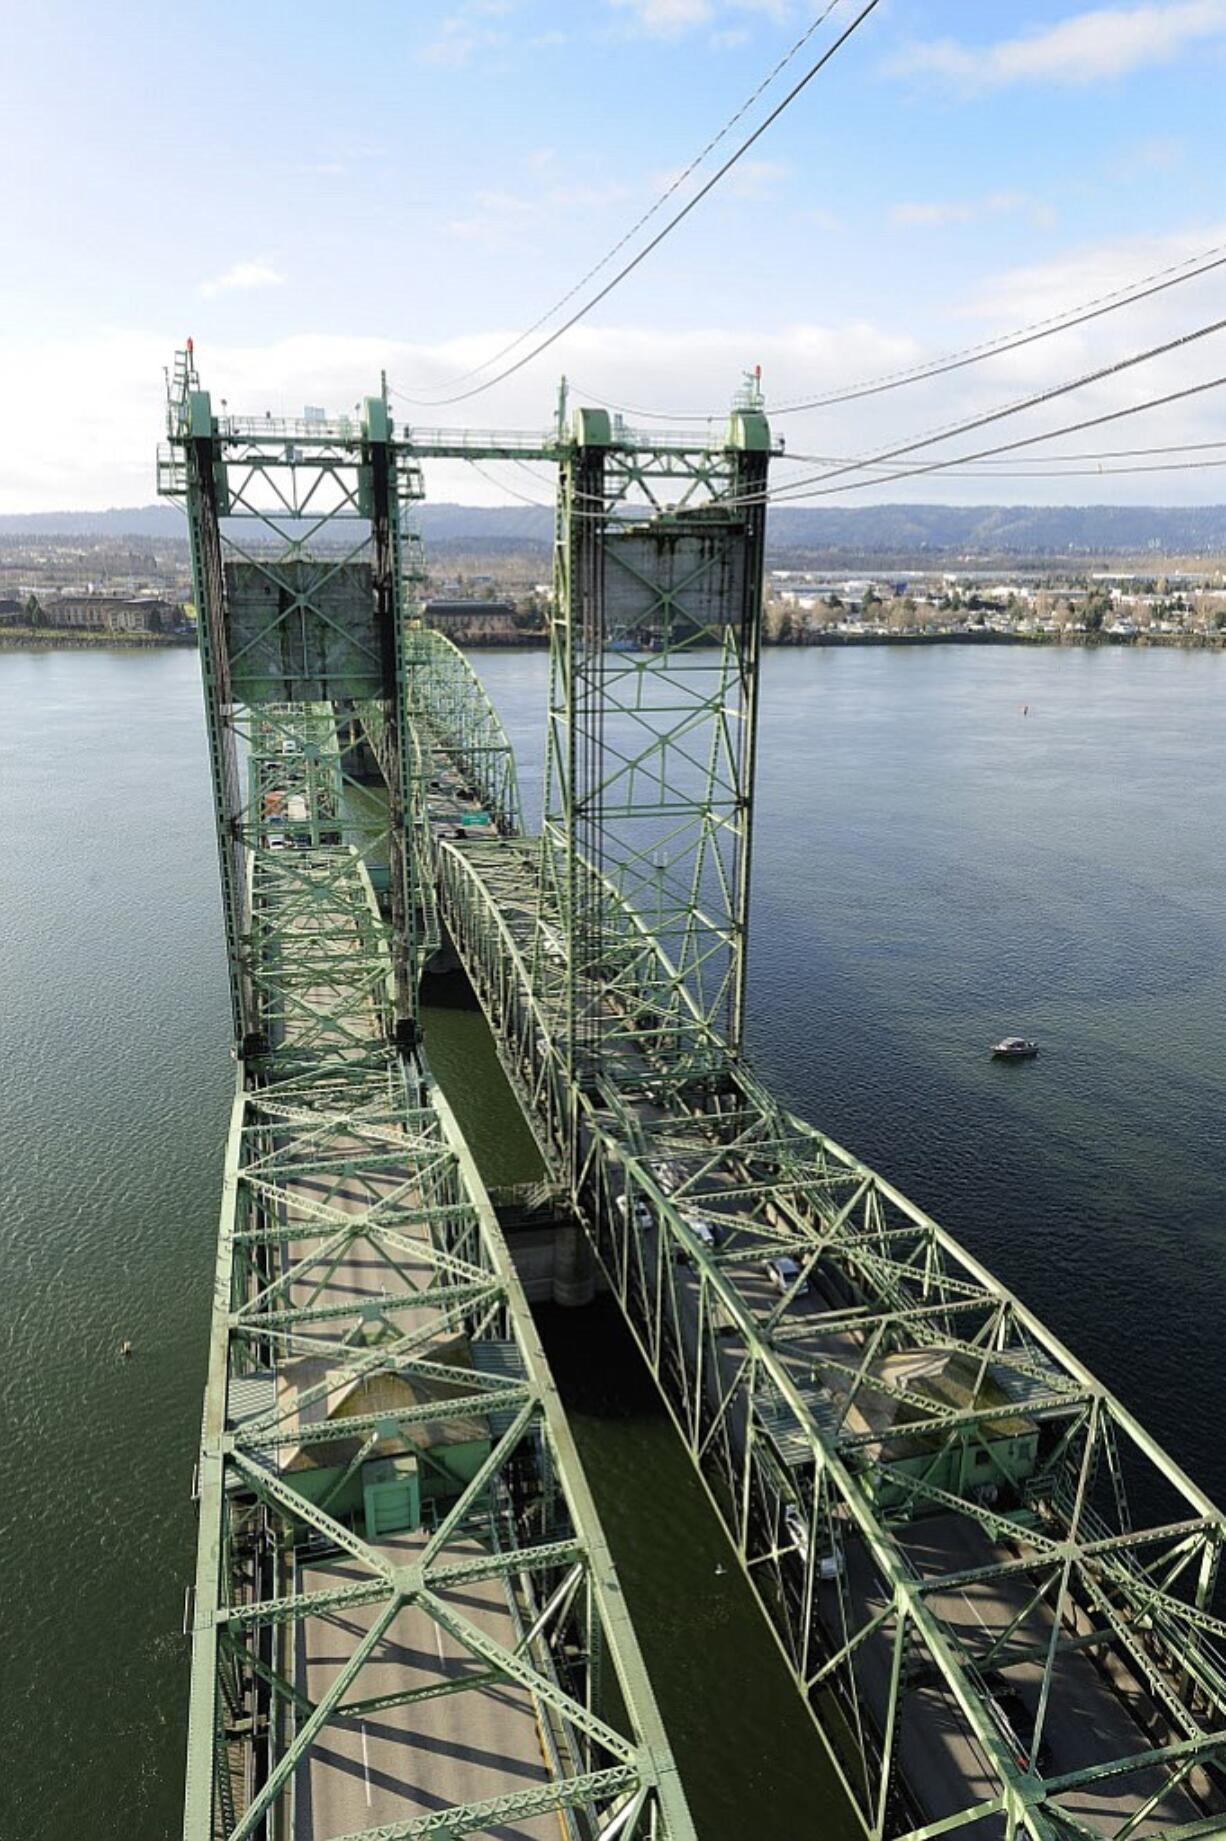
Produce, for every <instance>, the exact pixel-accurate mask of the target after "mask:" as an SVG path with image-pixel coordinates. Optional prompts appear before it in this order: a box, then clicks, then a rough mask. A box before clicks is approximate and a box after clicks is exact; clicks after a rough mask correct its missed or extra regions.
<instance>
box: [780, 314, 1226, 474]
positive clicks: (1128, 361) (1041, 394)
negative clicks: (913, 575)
mask: <svg viewBox="0 0 1226 1841" xmlns="http://www.w3.org/2000/svg"><path fill="white" fill-rule="evenodd" d="M1223 327H1226V318H1223V319H1218V320H1212V321H1210V323H1209V324H1208V325H1207V326H1198V327H1196V328H1195V329H1194V330H1193V331H1192V332H1185V333H1180V334H1179V335H1178V336H1177V337H1176V338H1174V339H1167V340H1164V341H1163V343H1162V344H1161V345H1151V346H1149V347H1148V348H1147V349H1146V350H1145V351H1143V352H1133V353H1131V354H1130V355H1129V356H1128V357H1126V358H1117V359H1115V360H1114V361H1113V362H1112V363H1111V364H1105V365H1100V366H1099V368H1098V369H1097V370H1095V371H1086V372H1083V373H1082V374H1081V375H1080V376H1079V377H1072V378H1069V379H1067V380H1066V381H1065V382H1064V383H1059V384H1052V385H1050V386H1049V387H1048V388H1047V389H1046V390H1039V391H1036V392H1035V393H1034V394H1033V395H1031V396H1027V397H1022V398H1020V399H1019V400H1017V401H1016V402H1012V403H1007V404H1004V405H1002V406H1000V407H999V408H996V409H991V410H988V411H986V412H985V413H984V414H983V415H978V416H972V417H970V418H969V419H968V420H966V421H963V422H958V423H953V424H950V425H948V426H946V427H944V428H940V429H936V430H933V431H930V432H929V433H927V434H924V435H919V436H917V437H915V438H914V439H912V440H910V441H904V442H900V443H899V444H898V445H897V446H896V447H891V448H885V449H883V450H881V451H880V452H878V453H876V454H864V455H861V456H860V457H859V459H857V460H852V461H848V462H846V463H845V464H844V465H842V466H839V467H834V468H831V469H830V470H829V471H827V472H825V473H817V474H814V475H812V476H811V478H810V479H809V480H807V481H803V482H795V483H796V484H805V485H822V484H824V483H825V482H826V481H827V480H830V479H837V478H838V477H839V476H840V475H841V474H844V473H855V472H862V471H863V470H864V469H865V468H866V467H872V466H877V465H879V464H880V463H881V462H883V461H889V460H898V459H900V458H902V457H903V456H905V455H908V454H914V453H917V452H918V451H919V450H920V449H921V448H925V447H931V446H932V445H933V443H934V442H937V441H950V440H953V439H954V438H955V437H956V436H958V435H966V434H971V433H973V432H974V430H975V429H977V428H987V427H989V426H990V425H991V424H992V423H994V422H1000V421H1004V420H1005V419H1006V418H1007V417H1009V416H1015V415H1020V414H1022V413H1023V411H1025V410H1027V409H1036V408H1039V407H1041V406H1042V404H1044V403H1050V402H1053V401H1055V399H1056V398H1057V397H1061V396H1068V395H1069V394H1070V393H1071V392H1072V391H1074V390H1082V389H1085V388H1086V386H1087V385H1089V384H1093V383H1101V382H1102V381H1103V379H1104V378H1107V377H1118V376H1119V375H1120V373H1121V372H1123V371H1128V370H1132V369H1133V368H1134V367H1135V366H1136V365H1139V364H1148V363H1149V362H1150V361H1151V360H1152V359H1154V358H1162V357H1165V356H1166V355H1167V354H1169V353H1170V352H1175V351H1180V350H1182V349H1183V348H1184V347H1185V346H1188V345H1193V344H1195V343H1196V342H1197V340H1199V339H1207V338H1208V337H1209V336H1210V335H1211V334H1213V333H1217V332H1221V330H1222V328H1223ZM1108 419H1109V418H1108ZM1084 426H1086V427H1094V426H1095V424H1094V423H1093V422H1092V421H1091V422H1088V423H1086V424H1085V425H1084ZM1022 445H1025V444H1022Z"/></svg>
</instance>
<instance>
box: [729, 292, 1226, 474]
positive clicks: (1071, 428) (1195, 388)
mask: <svg viewBox="0 0 1226 1841" xmlns="http://www.w3.org/2000/svg"><path fill="white" fill-rule="evenodd" d="M1221 324H1226V321H1224V322H1221ZM1223 384H1226V375H1223V376H1221V377H1210V378H1207V379H1206V380H1205V381H1204V382H1203V383H1199V384H1188V385H1187V386H1185V388H1184V389H1182V390H1169V391H1167V392H1166V394H1165V395H1163V396H1151V397H1150V398H1148V400H1147V401H1146V402H1143V403H1130V404H1129V405H1128V406H1127V407H1126V408H1124V409H1111V410H1107V411H1106V412H1105V413H1104V414H1102V415H1096V416H1086V417H1084V418H1083V419H1082V420H1081V421H1079V422H1069V423H1066V424H1065V426H1064V427H1063V428H1047V429H1044V430H1042V432H1041V433H1039V434H1037V435H1022V436H1020V437H1019V438H1018V439H1017V440H1015V441H1002V442H1000V443H999V444H998V445H997V446H995V447H986V448H979V449H978V450H977V451H976V452H974V453H971V454H950V455H948V456H947V457H946V458H945V459H943V460H929V461H924V462H923V463H922V464H921V465H919V466H916V467H909V468H907V469H906V470H905V471H902V472H899V473H896V474H894V475H893V476H892V478H891V481H890V482H889V483H891V484H893V482H894V480H899V479H916V478H918V477H920V476H921V475H922V474H925V473H943V472H946V471H947V470H948V469H949V468H951V467H958V466H964V465H966V464H968V463H969V462H973V461H979V460H987V459H989V458H990V457H991V456H992V455H994V454H1009V453H1015V452H1016V451H1017V450H1018V449H1019V448H1024V447H1033V446H1036V445H1037V444H1038V443H1039V442H1040V441H1055V440H1058V439H1059V438H1060V437H1061V436H1063V435H1076V434H1080V433H1081V432H1082V431H1083V430H1084V429H1087V428H1102V427H1104V426H1105V425H1106V424H1107V423H1108V422H1121V421H1123V420H1125V418H1127V417H1128V416H1134V415H1143V414H1144V413H1145V411H1146V410H1149V409H1164V408H1166V407H1167V406H1168V405H1169V404H1171V403H1181V402H1186V401H1187V400H1188V398H1189V397H1193V396H1203V395H1204V394H1205V393H1206V392H1208V391H1210V390H1220V389H1221V388H1222V386H1223ZM1201 464H1206V463H1201ZM840 471H842V469H840ZM1121 471H1123V469H1121ZM833 477H834V476H833V475H831V474H819V475H818V476H817V480H816V481H811V480H793V481H791V482H789V484H788V485H787V486H785V487H783V488H781V489H780V490H778V491H771V492H767V493H765V494H762V495H760V498H766V499H768V500H770V501H771V502H772V503H775V504H786V503H787V502H788V501H789V499H791V498H792V497H793V496H794V495H796V494H797V493H800V494H802V495H803V496H804V497H806V498H826V497H829V496H830V495H831V494H833V493H836V492H852V491H855V490H857V489H859V488H863V487H865V486H874V485H881V484H882V483H883V482H882V481H881V480H876V479H859V480H846V481H844V482H843V484H842V485H835V486H831V485H823V484H821V483H820V482H822V481H825V480H829V479H831V478H833ZM748 502H749V501H748V500H743V501H742V503H748Z"/></svg>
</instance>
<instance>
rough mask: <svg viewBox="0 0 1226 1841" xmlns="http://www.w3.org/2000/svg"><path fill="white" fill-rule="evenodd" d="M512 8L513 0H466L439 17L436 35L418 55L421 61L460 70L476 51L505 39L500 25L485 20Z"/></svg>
mask: <svg viewBox="0 0 1226 1841" xmlns="http://www.w3.org/2000/svg"><path fill="white" fill-rule="evenodd" d="M511 10H512V0H466V3H465V5H463V6H461V7H458V8H457V10H456V11H455V12H454V13H449V14H448V15H447V16H446V18H444V19H441V20H439V22H438V25H437V27H436V30H435V36H434V37H433V38H432V39H431V40H430V41H429V42H428V43H427V44H425V45H423V46H422V47H421V48H420V50H419V51H418V54H417V55H418V56H419V57H420V59H421V60H422V62H423V63H424V64H437V65H440V66H441V67H442V68H443V69H446V70H462V69H463V68H464V66H465V65H467V64H469V63H471V61H472V59H473V57H474V55H475V54H476V53H477V52H478V51H490V50H497V49H499V48H500V47H501V46H503V45H504V44H505V43H506V42H507V34H506V33H505V32H504V31H503V30H502V29H501V27H499V26H492V25H489V24H488V23H487V21H489V20H491V19H502V18H505V16H506V15H507V14H508V13H509V12H510V11H511Z"/></svg>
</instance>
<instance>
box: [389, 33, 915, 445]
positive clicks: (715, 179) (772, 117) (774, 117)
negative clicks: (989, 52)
mask: <svg viewBox="0 0 1226 1841" xmlns="http://www.w3.org/2000/svg"><path fill="white" fill-rule="evenodd" d="M880 4H881V0H865V4H864V5H862V6H861V8H860V10H859V12H858V13H857V14H856V16H855V18H854V19H853V20H852V21H851V22H850V23H849V24H848V25H846V26H845V27H844V28H843V30H842V32H840V34H839V36H838V37H837V38H836V39H835V40H834V42H833V44H831V45H829V46H828V47H827V48H826V50H825V51H823V53H822V55H821V56H820V57H819V58H818V59H817V60H816V61H815V62H814V63H813V64H811V65H810V66H809V68H808V70H806V72H805V74H804V75H803V76H802V77H801V78H800V79H799V80H798V81H797V82H796V83H794V84H793V85H792V87H791V89H790V90H789V91H788V93H787V95H786V96H784V97H783V98H782V99H781V100H780V101H779V102H777V103H776V104H775V107H774V108H773V109H772V110H771V112H770V114H769V115H767V116H766V117H765V119H764V120H763V121H761V122H760V123H759V124H758V126H757V127H756V128H755V129H754V131H753V133H752V134H748V135H746V137H745V139H744V140H743V141H742V142H741V143H740V145H739V146H738V147H736V148H735V149H734V151H733V152H732V153H731V154H729V156H728V158H727V159H726V160H725V161H724V162H723V164H722V165H721V166H719V167H717V168H716V170H715V171H714V172H713V173H712V175H711V177H710V178H709V179H708V180H707V181H706V182H705V184H703V185H701V186H700V187H699V189H698V190H697V192H695V194H694V196H693V197H692V198H690V199H687V201H686V203H685V204H684V205H682V207H681V209H680V210H679V211H675V212H674V213H673V215H672V217H670V218H669V220H668V222H667V223H666V224H665V225H664V226H663V227H662V229H660V230H658V231H657V232H656V234H655V236H653V237H652V238H651V240H650V242H648V243H646V244H644V246H643V248H642V249H640V250H639V252H638V254H637V255H635V256H632V257H631V258H630V260H629V261H628V262H625V263H623V265H622V266H621V268H619V269H618V271H617V273H616V274H615V275H613V276H612V277H611V278H610V279H609V280H608V281H606V282H605V284H604V286H603V287H602V288H600V289H598V290H597V292H596V293H595V294H592V295H590V296H589V298H588V299H587V300H586V301H585V302H584V303H583V305H582V306H581V307H577V308H576V309H575V311H574V312H573V313H572V314H570V315H569V317H568V318H567V319H565V320H563V322H562V324H561V325H560V326H557V327H555V328H554V330H553V331H552V332H551V333H548V334H547V335H546V337H545V338H543V339H541V340H539V341H538V342H537V343H536V344H535V345H534V346H533V347H532V349H531V351H528V352H525V353H524V354H523V356H522V357H520V358H517V359H516V360H515V361H514V363H513V364H509V365H507V366H505V368H504V369H503V370H501V371H499V372H497V373H496V375H495V376H493V377H488V378H486V380H485V381H484V383H479V384H473V385H471V386H470V388H468V389H467V390H460V391H457V392H456V393H455V394H453V395H451V396H442V397H435V398H433V399H430V400H429V401H428V403H425V406H427V407H429V408H431V409H443V408H447V407H448V406H449V405H451V404H453V403H466V402H468V401H469V400H470V399H471V398H472V397H474V396H481V395H483V394H484V392H485V391H486V390H492V389H493V388H494V386H495V385H496V384H500V383H503V382H504V381H505V380H506V379H507V378H508V377H513V376H514V375H515V373H516V372H517V371H522V370H523V369H524V367H525V365H529V364H531V363H532V362H533V361H534V360H535V359H537V358H539V357H540V355H541V353H542V352H545V351H548V349H549V347H550V346H551V345H556V343H557V341H558V340H559V339H560V338H562V337H563V335H564V334H565V333H568V332H569V331H570V329H571V327H572V326H577V325H578V323H579V321H580V320H582V319H584V318H586V316H587V315H588V314H589V313H590V312H591V311H592V309H593V308H594V307H598V306H599V305H600V303H601V301H602V300H607V299H608V297H609V295H610V294H612V292H613V290H614V289H615V288H617V287H620V285H621V283H622V282H623V281H625V279H626V277H627V276H628V275H631V274H632V273H633V272H634V270H635V269H636V268H638V267H639V265H640V264H641V263H643V262H645V261H646V260H647V257H648V256H649V255H651V253H652V252H653V250H656V249H658V248H659V247H660V244H661V243H662V242H663V241H664V239H665V238H666V237H667V236H670V235H671V234H672V232H673V231H674V230H675V229H676V228H677V226H678V225H679V224H681V223H682V222H683V221H684V220H685V219H686V218H687V217H688V216H689V215H690V212H691V211H693V210H695V209H696V208H697V206H698V205H700V204H701V203H702V201H703V199H704V198H706V196H707V195H708V193H710V192H712V191H714V189H715V187H716V186H717V185H718V184H719V183H720V180H721V179H723V178H724V177H725V176H726V175H727V174H728V173H730V172H731V171H732V168H733V167H734V166H735V165H736V164H737V162H738V161H739V160H741V159H743V158H744V156H745V155H746V154H747V153H748V152H749V149H750V148H751V147H752V146H753V145H754V144H755V143H756V142H757V141H759V140H761V138H762V136H763V135H764V134H765V133H766V131H767V129H768V128H770V127H771V126H772V125H773V124H774V123H775V122H777V121H778V119H779V117H780V116H781V115H782V114H783V112H784V110H785V109H787V108H789V107H790V106H791V104H792V103H793V102H795V100H796V98H797V97H798V96H799V95H800V94H801V92H802V91H803V90H805V89H806V88H807V87H808V85H809V84H810V83H812V81H813V79H814V78H815V77H816V76H817V75H818V73H819V72H820V71H822V70H824V69H825V67H826V65H827V64H828V63H829V62H830V60H831V58H833V57H834V56H835V55H836V53H837V52H838V51H840V50H841V49H842V47H843V46H844V45H845V44H846V43H847V41H848V39H849V38H851V37H852V35H853V33H855V32H857V31H858V30H859V28H860V27H861V26H862V25H863V24H864V21H865V20H866V19H867V18H868V16H869V14H870V13H873V12H875V11H876V10H877V7H878V6H879V5H880ZM393 394H394V395H396V396H398V397H401V398H403V400H404V401H405V402H409V403H417V404H423V402H424V401H425V399H422V398H419V397H412V396H409V395H408V394H407V392H405V391H403V390H395V391H393Z"/></svg>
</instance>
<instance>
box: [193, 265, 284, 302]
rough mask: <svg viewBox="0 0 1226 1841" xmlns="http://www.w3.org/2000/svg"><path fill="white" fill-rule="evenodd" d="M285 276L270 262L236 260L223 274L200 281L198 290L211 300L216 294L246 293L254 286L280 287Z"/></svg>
mask: <svg viewBox="0 0 1226 1841" xmlns="http://www.w3.org/2000/svg"><path fill="white" fill-rule="evenodd" d="M284 285H285V276H284V275H283V274H281V272H280V270H279V269H275V268H274V267H273V266H272V264H271V262H236V263H234V265H233V267H231V268H228V269H227V270H226V272H225V274H224V275H214V276H213V278H212V280H211V281H202V282H201V283H200V292H201V293H202V294H203V295H204V296H205V298H206V299H208V300H211V299H212V298H213V296H214V295H216V294H248V293H250V292H251V291H252V290H253V289H255V288H280V287H283V286H284Z"/></svg>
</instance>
